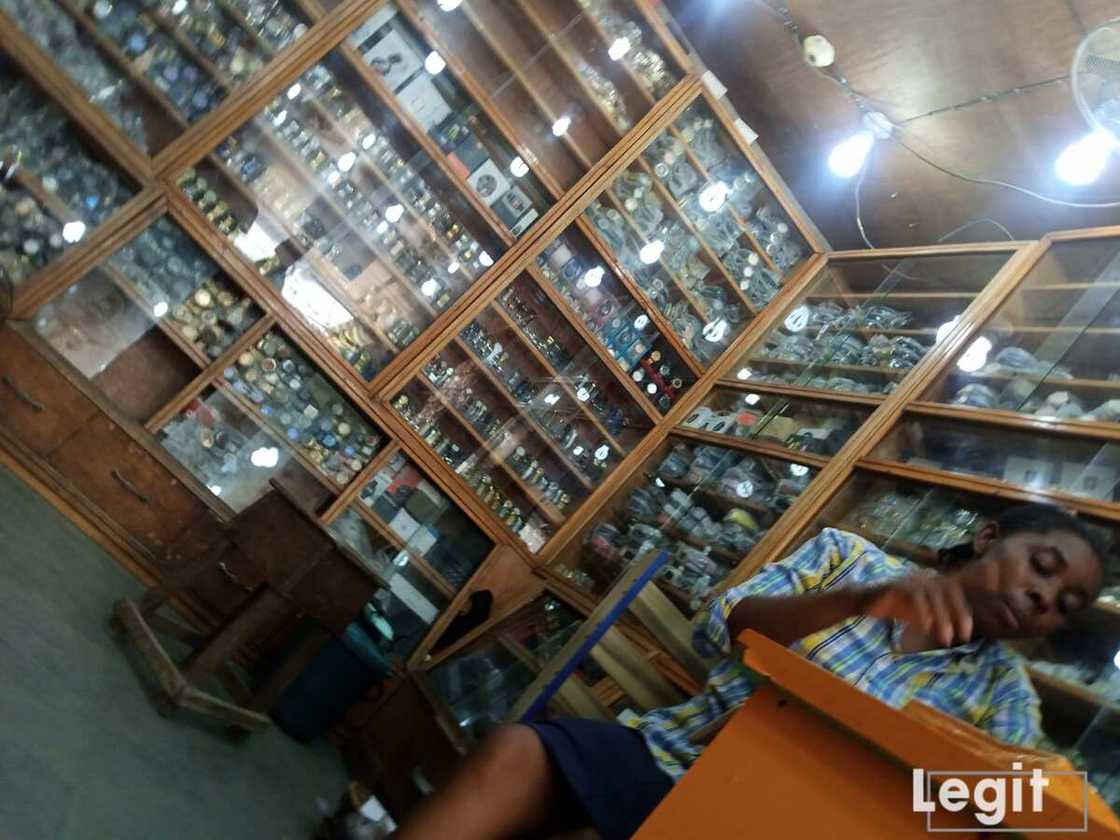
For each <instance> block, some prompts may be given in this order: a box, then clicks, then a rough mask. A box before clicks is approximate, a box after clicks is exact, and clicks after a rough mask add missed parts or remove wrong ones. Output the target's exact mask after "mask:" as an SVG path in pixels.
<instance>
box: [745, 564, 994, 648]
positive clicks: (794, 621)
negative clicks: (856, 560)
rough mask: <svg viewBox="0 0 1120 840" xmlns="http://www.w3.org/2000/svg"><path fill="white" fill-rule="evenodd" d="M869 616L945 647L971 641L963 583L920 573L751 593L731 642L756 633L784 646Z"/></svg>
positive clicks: (970, 611) (969, 616)
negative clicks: (869, 582) (908, 627)
mask: <svg viewBox="0 0 1120 840" xmlns="http://www.w3.org/2000/svg"><path fill="white" fill-rule="evenodd" d="M857 615H867V616H872V617H874V618H894V619H898V620H900V621H905V622H908V623H912V624H916V625H917V626H918V627H920V628H921V629H922V630H923V631H925V632H927V633H931V634H932V635H933V637H934V638H935V639H936V640H937V641H938V642H940V643H941V644H942V645H944V646H945V647H948V646H950V645H952V644H954V643H955V644H962V643H964V642H967V641H968V640H969V639H971V638H972V609H971V607H970V606H969V604H968V600H967V598H966V597H965V594H964V590H963V589H962V588H961V585H960V583H958V582H957V580H956V579H955V578H954V577H952V576H949V575H927V574H919V575H913V576H910V577H905V578H899V579H898V580H893V581H890V582H888V583H884V584H881V585H878V586H863V587H851V588H845V589H835V590H829V589H825V590H820V591H817V592H805V593H802V594H799V595H777V596H773V595H748V596H747V597H745V598H743V599H742V600H741V601H739V602H738V603H737V604H735V606H734V608H733V609H732V610H731V614H730V615H729V616H728V619H727V629H728V632H729V634H730V636H731V639H732V640H734V639H737V638H738V637H739V636H740V635H741V634H742V633H743V631H744V630H755V631H757V632H759V633H761V634H762V635H764V636H767V637H769V638H771V639H773V640H774V641H775V642H778V643H779V644H783V645H789V644H792V643H793V642H796V641H797V640H798V639H803V638H805V637H806V636H808V635H809V634H810V633H815V632H817V631H818V630H823V629H824V628H826V627H831V626H832V625H833V624H838V623H839V622H841V621H843V620H844V619H846V618H852V617H853V616H857Z"/></svg>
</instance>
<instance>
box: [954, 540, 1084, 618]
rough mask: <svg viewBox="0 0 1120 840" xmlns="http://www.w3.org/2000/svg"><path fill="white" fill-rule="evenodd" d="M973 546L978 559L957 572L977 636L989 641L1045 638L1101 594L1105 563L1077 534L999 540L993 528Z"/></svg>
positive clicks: (975, 541)
mask: <svg viewBox="0 0 1120 840" xmlns="http://www.w3.org/2000/svg"><path fill="white" fill-rule="evenodd" d="M973 548H974V550H975V552H976V555H977V558H978V559H976V560H974V561H972V562H971V563H968V564H966V565H965V566H963V567H962V568H961V569H960V571H958V572H956V574H957V576H958V578H959V580H960V582H961V584H962V585H963V587H964V589H965V593H966V594H967V596H968V599H969V603H971V605H972V608H973V617H974V619H975V622H976V630H977V633H978V635H982V636H984V637H986V638H989V639H1029V638H1038V637H1040V636H1046V635H1048V634H1050V633H1053V632H1054V631H1055V630H1057V629H1058V628H1059V627H1061V626H1062V625H1063V624H1064V623H1065V621H1066V618H1067V617H1068V616H1070V615H1072V614H1073V613H1075V612H1078V611H1080V610H1083V609H1085V608H1086V607H1088V606H1089V605H1090V604H1091V603H1093V601H1094V600H1096V597H1097V593H1099V592H1100V588H1101V582H1102V569H1101V561H1100V559H1099V558H1098V557H1097V556H1096V554H1095V552H1094V551H1093V549H1092V547H1091V546H1090V545H1089V544H1088V543H1087V542H1085V540H1083V539H1082V538H1081V537H1079V536H1077V535H1076V534H1073V533H1070V532H1067V531H1053V532H1051V533H1047V534H1036V533H1030V532H1020V533H1017V534H1012V535H1010V536H1008V537H1000V536H999V529H998V528H997V527H996V526H995V525H994V524H993V525H988V526H986V527H985V528H983V529H981V530H980V531H979V532H978V533H977V534H976V538H975V540H974V543H973Z"/></svg>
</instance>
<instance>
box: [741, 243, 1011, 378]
mask: <svg viewBox="0 0 1120 840" xmlns="http://www.w3.org/2000/svg"><path fill="white" fill-rule="evenodd" d="M1010 253H1011V252H1007V253H993V254H945V255H928V256H920V257H905V258H900V259H886V258H883V257H875V258H863V259H856V260H842V261H838V260H834V261H832V262H830V263H829V264H828V265H827V266H826V267H825V268H824V269H823V270H822V271H821V273H820V274H819V275H818V276H817V278H816V279H815V280H813V281H812V282H811V284H810V285H809V287H808V292H807V293H806V294H804V295H803V296H802V298H801V300H800V302H799V303H798V305H797V306H796V307H795V308H793V309H792V310H791V311H789V312H788V313H787V315H786V317H785V318H784V319H783V322H782V325H781V326H780V327H778V328H777V329H775V330H774V331H773V332H771V333H770V334H769V335H768V336H766V338H765V339H764V340H763V341H762V342H761V343H759V344H757V345H755V346H754V347H752V348H751V349H750V350H748V351H747V353H746V355H745V356H744V357H743V358H741V359H740V360H739V361H738V362H737V363H736V365H735V366H734V367H733V368H732V370H733V371H734V373H733V375H734V377H735V378H736V379H737V380H739V381H743V382H752V383H753V382H762V383H770V384H775V385H787V386H795V387H799V388H813V389H817V390H830V391H847V392H855V393H859V394H872V395H874V394H885V393H890V392H891V391H892V390H894V388H895V386H897V385H898V383H899V382H901V381H902V379H903V378H904V377H905V376H906V374H907V373H908V372H909V371H910V369H911V368H913V367H914V366H915V365H916V364H917V363H918V362H920V361H921V360H922V358H923V357H924V356H925V354H926V353H927V352H929V350H930V349H931V348H932V347H933V346H934V344H935V343H936V342H937V341H938V339H939V336H943V335H945V332H946V331H948V329H950V327H951V325H952V324H953V323H954V321H955V319H956V318H958V317H959V316H960V314H961V313H962V312H963V311H964V310H965V308H966V307H967V306H968V304H969V303H970V302H971V301H972V299H973V298H974V297H975V296H976V294H977V293H978V292H979V291H980V290H981V289H983V288H984V286H985V284H987V282H988V281H989V280H991V279H992V277H994V276H995V274H996V272H997V271H998V270H999V269H1000V267H1001V266H1002V265H1003V264H1004V263H1005V262H1006V261H1007V259H1008V257H1009V256H1010Z"/></svg>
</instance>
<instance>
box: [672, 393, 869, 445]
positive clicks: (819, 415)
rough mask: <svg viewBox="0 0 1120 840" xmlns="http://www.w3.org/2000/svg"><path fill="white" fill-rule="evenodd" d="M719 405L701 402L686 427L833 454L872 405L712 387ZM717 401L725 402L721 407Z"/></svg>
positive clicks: (857, 425) (684, 424)
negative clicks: (770, 397) (854, 406)
mask: <svg viewBox="0 0 1120 840" xmlns="http://www.w3.org/2000/svg"><path fill="white" fill-rule="evenodd" d="M714 397H715V399H714V400H713V402H716V403H717V405H700V406H697V407H696V409H694V410H693V412H692V413H691V414H690V415H689V416H688V417H686V418H685V420H684V421H683V422H682V423H681V425H682V426H683V427H684V428H686V429H694V430H697V431H701V432H711V433H714V434H718V435H727V436H728V437H734V438H741V439H743V440H748V441H759V442H762V443H776V444H778V445H779V446H783V447H785V448H786V449H792V450H794V451H796V452H808V453H811V454H813V455H822V456H826V457H827V456H831V455H835V454H836V453H837V452H839V451H840V448H841V447H842V446H843V445H844V442H845V441H847V439H848V438H849V437H851V436H852V435H853V434H854V433H855V432H856V430H857V429H858V428H859V427H860V425H862V423H863V422H864V421H865V420H866V419H867V416H868V415H869V414H870V410H864V411H855V410H851V409H848V410H844V409H840V408H838V407H837V406H835V405H828V404H826V403H821V404H817V403H810V402H801V401H797V402H794V401H791V400H789V399H786V398H778V399H777V400H774V401H766V402H762V401H761V399H760V395H758V394H747V395H745V398H744V395H741V394H737V393H735V394H734V395H733V398H732V399H728V398H729V397H732V395H731V394H720V393H719V392H714ZM718 403H724V404H725V405H726V407H724V408H720V407H719V406H718Z"/></svg>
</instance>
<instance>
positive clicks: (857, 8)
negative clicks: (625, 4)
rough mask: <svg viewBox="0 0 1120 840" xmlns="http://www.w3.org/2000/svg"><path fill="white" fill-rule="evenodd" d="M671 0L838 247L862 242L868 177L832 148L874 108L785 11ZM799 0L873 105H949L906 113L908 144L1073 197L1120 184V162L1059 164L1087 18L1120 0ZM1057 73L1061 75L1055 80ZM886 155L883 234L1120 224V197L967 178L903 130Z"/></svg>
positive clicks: (881, 157) (798, 13)
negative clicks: (1062, 177) (856, 97)
mask: <svg viewBox="0 0 1120 840" xmlns="http://www.w3.org/2000/svg"><path fill="white" fill-rule="evenodd" d="M666 2H667V5H668V6H669V7H670V8H671V10H672V12H673V13H674V15H675V16H676V17H677V19H678V20H679V21H680V23H681V25H682V28H683V29H684V30H685V32H686V34H687V35H688V37H689V39H690V40H691V41H692V42H693V45H694V47H695V48H696V49H697V51H698V52H699V54H700V56H701V58H702V59H703V61H704V62H705V63H706V64H707V65H708V66H709V67H710V68H711V69H712V70H713V71H714V72H715V73H716V75H717V76H719V77H720V79H721V80H722V81H723V83H724V84H725V85H726V86H727V88H728V91H729V93H728V96H729V97H730V99H731V102H732V104H733V105H734V106H735V108H736V109H737V110H738V111H739V112H740V114H741V115H742V116H743V118H744V119H745V120H746V121H747V122H749V123H750V124H751V125H752V127H753V128H754V129H755V130H756V131H757V132H758V133H759V136H760V143H761V145H762V147H763V148H764V149H765V150H766V153H767V155H768V156H769V157H770V159H771V160H772V161H773V163H774V165H775V166H776V168H777V169H778V171H779V172H780V173H781V175H782V176H783V177H784V178H785V179H786V181H787V182H788V183H789V185H790V187H791V188H792V189H793V191H794V193H795V194H796V195H797V197H798V198H799V199H800V201H801V203H802V205H803V206H804V207H805V208H806V210H807V211H808V212H809V214H810V216H812V218H813V220H814V221H815V222H816V223H817V225H818V227H819V228H820V229H821V230H822V232H823V233H824V235H825V236H826V237H827V238H828V239H829V241H830V242H831V243H832V245H833V246H834V247H838V248H852V247H862V240H861V239H860V238H859V235H858V233H857V230H856V226H855V222H854V217H855V203H854V198H853V193H854V184H855V182H854V180H847V181H844V180H840V179H837V178H836V177H834V176H833V175H832V174H831V173H830V172H829V171H828V169H827V165H826V159H827V156H828V152H829V151H830V149H831V148H832V146H833V145H834V144H835V143H836V142H838V141H839V140H841V139H843V138H844V137H847V136H848V135H850V134H851V132H852V131H853V130H854V129H855V127H856V126H857V125H858V120H859V112H858V110H857V109H856V107H855V105H854V103H853V102H852V101H851V100H850V99H849V98H848V97H847V96H846V95H845V92H844V90H843V89H841V88H840V87H839V86H838V85H837V84H836V83H834V82H832V81H830V80H828V79H825V78H824V77H823V76H822V75H821V74H820V73H819V72H817V71H815V70H813V69H812V68H809V67H808V66H807V65H805V64H804V63H803V62H802V60H801V58H800V54H799V51H798V49H797V45H796V44H795V43H794V41H793V37H792V35H791V34H790V31H789V30H788V29H787V28H786V26H785V25H784V23H783V21H782V18H781V17H780V16H779V15H778V14H777V13H776V12H774V11H773V9H772V8H769V7H766V6H765V5H764V4H763V3H762V2H761V0H666ZM772 2H774V3H775V4H779V3H781V0H772ZM789 5H790V11H791V14H792V15H793V17H794V19H795V20H796V21H797V22H798V25H799V26H800V27H801V30H802V33H803V34H806V35H807V34H812V33H814V32H819V33H821V34H823V35H825V36H826V37H828V38H829V39H830V40H831V41H833V43H834V44H835V45H836V46H837V51H838V62H839V65H840V66H841V68H842V69H843V71H844V72H845V74H846V75H847V77H848V79H849V80H850V82H851V84H852V86H853V87H854V88H855V89H857V90H859V91H860V92H861V93H863V94H866V95H868V96H869V97H872V98H873V99H872V101H870V102H869V103H868V104H869V105H871V106H873V107H880V108H881V109H882V110H884V111H885V112H886V113H887V114H888V116H890V117H891V118H892V119H893V120H895V121H896V122H903V121H904V120H905V119H906V117H907V115H913V114H915V113H918V114H924V113H926V112H928V111H930V110H935V109H939V108H948V109H949V110H945V111H943V112H940V113H936V114H933V115H930V116H922V117H920V118H918V119H913V120H912V121H910V122H903V125H904V137H906V138H908V141H907V142H910V143H911V145H914V147H915V148H917V149H918V150H919V151H921V152H923V153H924V154H926V155H928V156H929V157H930V158H931V159H933V160H935V161H937V162H940V163H943V164H945V165H947V166H949V167H951V168H954V169H956V170H958V171H960V172H963V173H966V174H970V175H977V176H983V177H989V178H997V179H1003V180H1009V181H1013V182H1015V183H1018V184H1021V185H1023V186H1026V187H1028V188H1031V189H1035V190H1038V191H1040V192H1044V193H1047V194H1050V195H1054V196H1055V197H1059V198H1065V199H1072V200H1081V201H1092V200H1094V197H1095V196H1101V197H1104V198H1106V199H1107V198H1109V197H1120V159H1114V160H1113V162H1112V165H1111V167H1110V170H1109V171H1108V173H1106V177H1105V178H1102V179H1101V180H1100V181H1098V182H1097V183H1096V184H1094V185H1093V186H1092V187H1089V188H1085V189H1083V190H1076V191H1075V190H1072V189H1070V188H1069V187H1068V186H1066V185H1064V184H1062V183H1061V182H1059V181H1058V180H1057V179H1056V177H1055V176H1054V170H1053V164H1054V160H1055V158H1056V157H1057V155H1058V153H1059V152H1060V151H1061V150H1062V149H1063V148H1064V147H1065V145H1066V144H1068V143H1069V142H1071V141H1072V140H1073V139H1075V138H1076V137H1078V136H1080V135H1081V134H1083V133H1084V132H1085V130H1086V129H1085V125H1084V123H1083V122H1082V120H1081V118H1080V116H1079V115H1078V114H1077V111H1076V108H1075V106H1074V104H1073V102H1072V99H1071V98H1070V94H1069V87H1068V83H1066V82H1065V81H1063V80H1061V77H1064V76H1065V75H1066V73H1067V71H1068V64H1069V62H1070V60H1071V58H1072V54H1073V51H1074V49H1075V47H1076V44H1077V41H1078V39H1079V38H1080V36H1081V32H1082V26H1083V24H1084V25H1088V26H1091V25H1093V24H1095V23H1096V22H1099V20H1100V19H1102V18H1106V17H1107V16H1108V15H1111V14H1116V13H1118V10H1120V5H1118V4H1117V1H1116V0H1068V2H1067V0H983V2H979V3H976V2H971V1H970V0H938V1H937V2H929V0H924V2H922V0H853V2H849V3H836V2H829V0H789ZM1075 12H1076V14H1075ZM1053 78H1059V81H1057V82H1053V83H1050V84H1045V81H1046V80H1047V79H1053ZM1030 85H1035V86H1034V87H1029V86H1030ZM1024 87H1025V88H1026V89H1025V90H1023V91H1021V92H1018V93H1013V94H1011V93H1004V92H1006V91H1011V90H1013V89H1015V88H1024ZM993 95H995V98H994V99H991V100H988V101H983V100H982V99H981V98H982V97H983V96H993ZM977 100H980V101H977ZM954 106H960V107H959V108H954ZM874 155H875V157H874V160H873V162H872V165H871V168H870V169H869V170H868V173H867V177H866V179H865V183H864V187H863V208H864V221H865V225H866V227H867V230H868V234H869V236H870V238H871V240H872V241H873V242H874V243H875V244H876V245H880V246H884V247H888V246H897V245H912V244H929V243H932V242H936V241H937V239H938V238H939V237H941V236H942V235H944V234H945V233H946V232H948V231H950V230H952V229H953V228H955V227H957V226H958V225H960V224H962V223H964V222H966V221H969V220H972V219H978V218H981V217H985V216H989V217H992V218H995V219H997V220H998V221H1000V222H1002V223H1003V224H1005V225H1007V226H1008V227H1010V228H1011V230H1012V232H1013V233H1014V234H1015V235H1016V236H1018V237H1023V238H1030V237H1037V236H1041V235H1043V234H1045V233H1047V232H1049V231H1052V230H1060V229H1066V228H1076V227H1086V226H1090V225H1097V224H1117V223H1120V210H1115V209H1113V210H1107V211H1100V210H1096V211H1091V210H1075V209H1070V208H1061V207H1054V206H1051V205H1047V204H1044V203H1041V202H1039V201H1037V200H1035V199H1031V198H1028V197H1027V196H1023V195H1020V194H1017V193H1013V192H1010V191H1007V190H1002V189H999V188H995V187H989V186H980V185H973V184H969V183H966V182H963V181H960V180H958V179H955V178H952V177H950V176H947V175H944V174H942V173H940V172H938V171H936V170H935V169H932V168H931V167H929V166H927V165H926V164H925V163H922V162H921V161H919V160H918V159H917V158H915V157H914V156H913V155H911V154H910V153H909V152H907V151H906V150H905V149H903V148H901V147H899V146H898V145H897V144H894V143H890V142H887V143H880V144H878V145H877V147H876V151H875V153H874ZM997 238H1001V236H1000V234H999V232H998V231H997V230H995V229H994V228H992V227H989V226H976V227H973V228H970V229H968V230H967V231H964V232H962V233H960V234H959V235H957V236H955V237H954V240H955V241H962V240H986V239H997Z"/></svg>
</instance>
